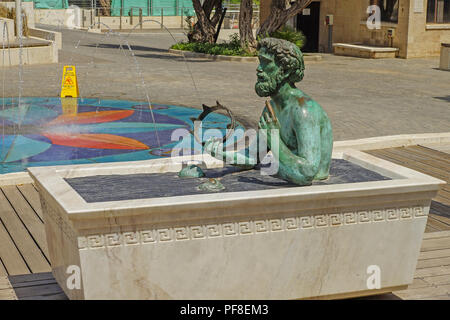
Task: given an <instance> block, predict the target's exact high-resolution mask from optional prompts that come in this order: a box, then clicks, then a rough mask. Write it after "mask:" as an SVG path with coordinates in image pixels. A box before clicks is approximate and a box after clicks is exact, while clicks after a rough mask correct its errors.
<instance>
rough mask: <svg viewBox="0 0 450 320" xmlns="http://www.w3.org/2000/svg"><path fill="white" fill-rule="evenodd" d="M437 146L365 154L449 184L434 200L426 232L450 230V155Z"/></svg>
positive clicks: (441, 189)
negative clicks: (437, 148)
mask: <svg viewBox="0 0 450 320" xmlns="http://www.w3.org/2000/svg"><path fill="white" fill-rule="evenodd" d="M437 146H440V145H437V144H433V145H426V147H425V146H410V147H399V148H387V149H377V150H367V151H365V152H367V153H369V154H371V155H373V156H375V157H378V158H381V159H384V160H387V161H391V162H393V163H397V164H400V165H402V166H405V167H408V168H411V169H413V170H416V171H419V172H422V173H425V174H428V175H430V176H433V177H436V178H438V179H442V180H444V181H446V182H447V185H444V186H443V187H441V188H440V190H439V192H438V194H437V195H436V197H435V198H434V199H433V200H434V201H432V203H431V207H430V213H429V216H428V222H427V227H426V229H425V232H436V231H443V230H450V154H449V153H446V152H442V150H444V149H445V148H444V149H442V148H441V150H436V149H432V148H431V147H433V148H436V147H437Z"/></svg>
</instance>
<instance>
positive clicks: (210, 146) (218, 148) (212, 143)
mask: <svg viewBox="0 0 450 320" xmlns="http://www.w3.org/2000/svg"><path fill="white" fill-rule="evenodd" d="M203 151H204V152H206V153H209V154H210V155H212V156H213V157H216V156H221V155H222V151H223V142H222V139H219V138H216V137H211V138H209V139H208V140H207V141H206V142H205V145H204V146H203Z"/></svg>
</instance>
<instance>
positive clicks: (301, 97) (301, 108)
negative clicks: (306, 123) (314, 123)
mask: <svg viewBox="0 0 450 320" xmlns="http://www.w3.org/2000/svg"><path fill="white" fill-rule="evenodd" d="M292 100H293V101H294V103H293V110H292V111H293V113H294V114H293V116H294V117H300V118H311V117H316V116H318V115H319V114H321V113H322V112H323V109H322V107H321V106H320V105H319V103H317V102H316V101H315V100H314V99H313V98H311V97H310V96H309V95H307V94H306V93H304V92H302V91H301V90H299V89H297V90H295V91H294V93H293V99H292Z"/></svg>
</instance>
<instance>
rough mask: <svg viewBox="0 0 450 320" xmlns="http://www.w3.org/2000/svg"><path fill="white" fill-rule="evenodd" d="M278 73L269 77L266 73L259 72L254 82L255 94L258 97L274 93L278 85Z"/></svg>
mask: <svg viewBox="0 0 450 320" xmlns="http://www.w3.org/2000/svg"><path fill="white" fill-rule="evenodd" d="M279 78H280V77H279V75H278V74H277V76H275V77H269V76H268V75H267V74H266V73H259V74H258V80H257V81H256V84H255V91H256V94H257V95H258V96H260V97H268V96H271V95H272V94H274V93H276V92H277V91H278V89H279V86H280V83H281V81H280V79H279Z"/></svg>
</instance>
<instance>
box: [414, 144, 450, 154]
mask: <svg viewBox="0 0 450 320" xmlns="http://www.w3.org/2000/svg"><path fill="white" fill-rule="evenodd" d="M420 146H421V147H425V148H429V149H430V150H433V151H437V152H441V153H447V154H450V143H423V144H421V145H420Z"/></svg>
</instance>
